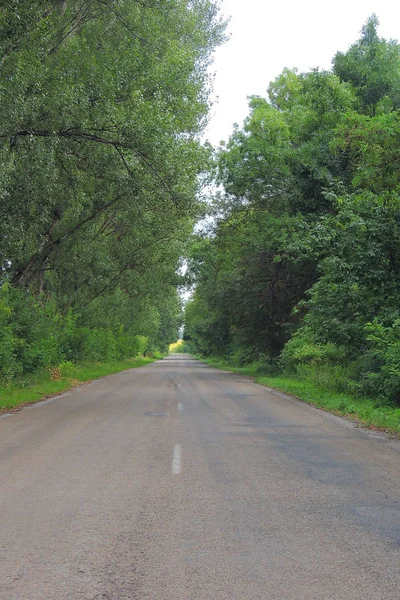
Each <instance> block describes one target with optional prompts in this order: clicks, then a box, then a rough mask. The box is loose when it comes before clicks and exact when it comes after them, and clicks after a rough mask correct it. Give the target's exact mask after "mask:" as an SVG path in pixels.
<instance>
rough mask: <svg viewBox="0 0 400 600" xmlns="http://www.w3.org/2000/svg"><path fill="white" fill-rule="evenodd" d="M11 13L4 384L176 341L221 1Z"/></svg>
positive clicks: (6, 62) (1, 261)
mask: <svg viewBox="0 0 400 600" xmlns="http://www.w3.org/2000/svg"><path fill="white" fill-rule="evenodd" d="M0 11H1V18H0V72H1V80H0V163H1V168H0V378H1V379H12V378H13V377H14V376H15V375H16V374H18V373H21V372H27V371H32V370H35V369H38V368H42V367H49V366H53V365H57V364H58V363H59V362H60V361H61V362H62V361H65V360H67V361H82V360H112V359H114V358H121V357H124V356H128V355H132V354H137V353H141V352H143V351H145V350H146V351H148V352H151V351H154V350H165V349H167V347H168V344H169V343H170V342H171V341H173V340H176V339H177V333H178V328H179V326H180V323H181V304H180V299H179V296H178V293H177V287H178V286H179V285H180V284H181V276H179V275H178V272H179V271H178V268H179V265H180V260H181V258H180V257H181V256H182V254H183V253H184V249H185V244H186V242H187V238H188V235H189V234H190V232H191V229H192V226H193V223H194V221H195V220H196V218H197V216H198V213H199V208H200V207H199V202H198V200H197V197H198V187H199V181H200V178H199V174H201V173H202V172H203V171H204V170H206V169H207V168H208V164H209V160H210V156H209V151H208V150H206V149H205V148H204V147H203V146H202V145H201V144H200V142H199V139H200V134H201V132H202V130H203V128H204V125H205V123H206V118H207V113H208V109H209V91H210V89H209V87H210V86H209V75H208V71H207V69H208V65H209V62H210V57H211V54H212V52H213V50H214V48H215V46H216V45H217V44H219V43H220V42H221V40H222V37H223V29H224V25H223V23H221V22H220V20H219V17H218V14H217V8H216V6H215V2H214V1H213V0H191V1H190V2H187V1H186V0H155V1H154V0H64V1H60V0H45V1H43V0H40V1H39V0H29V1H27V0H26V1H25V0H22V1H21V0H10V1H9V2H7V3H3V5H2V8H1V9H0Z"/></svg>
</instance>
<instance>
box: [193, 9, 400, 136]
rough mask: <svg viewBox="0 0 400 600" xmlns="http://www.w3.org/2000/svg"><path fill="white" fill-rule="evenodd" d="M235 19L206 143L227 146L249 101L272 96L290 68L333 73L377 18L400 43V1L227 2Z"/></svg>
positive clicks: (220, 55)
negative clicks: (273, 84)
mask: <svg viewBox="0 0 400 600" xmlns="http://www.w3.org/2000/svg"><path fill="white" fill-rule="evenodd" d="M221 5H222V12H223V14H224V15H228V16H229V15H230V16H231V21H230V24H229V28H228V31H229V33H230V34H231V38H230V40H229V41H228V42H227V43H226V44H225V45H224V46H222V47H221V48H219V49H218V50H217V52H216V56H215V62H214V67H213V71H214V72H215V73H216V75H215V85H214V91H215V95H216V96H217V97H218V98H219V101H218V103H217V104H216V105H214V108H213V111H212V118H211V121H210V124H209V126H208V129H207V132H206V135H205V138H206V139H208V140H209V141H210V142H212V143H213V144H215V145H216V144H218V143H219V142H220V141H221V140H227V139H228V138H229V136H230V134H231V133H232V125H233V123H239V124H242V122H243V119H244V118H245V117H246V115H247V113H248V108H247V96H251V95H259V96H264V97H265V96H266V90H267V87H268V84H269V82H270V81H272V80H273V79H275V77H277V76H278V75H279V73H280V72H281V71H282V69H283V68H284V67H289V68H293V67H297V68H298V69H299V71H300V72H301V71H308V70H310V69H312V68H314V67H320V68H324V69H329V68H330V66H331V60H332V58H333V56H334V54H335V53H336V52H337V51H338V50H340V51H346V50H347V48H348V47H349V46H350V45H351V44H352V43H354V42H355V41H356V40H357V39H358V38H359V37H360V30H361V27H362V26H363V24H364V23H365V21H366V20H367V18H368V17H369V16H370V15H371V14H372V13H376V14H377V16H378V18H379V21H380V28H379V34H380V35H381V36H382V37H384V38H386V39H396V40H400V2H398V0H397V1H396V0H379V1H378V0H331V1H330V2H326V1H323V0H320V1H317V0H301V1H296V0H272V1H268V0H222V1H221Z"/></svg>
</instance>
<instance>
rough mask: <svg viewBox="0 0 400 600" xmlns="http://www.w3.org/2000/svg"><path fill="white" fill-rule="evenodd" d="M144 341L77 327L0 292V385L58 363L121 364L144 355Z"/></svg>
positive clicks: (48, 309)
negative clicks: (122, 361)
mask: <svg viewBox="0 0 400 600" xmlns="http://www.w3.org/2000/svg"><path fill="white" fill-rule="evenodd" d="M148 342H149V340H148V338H146V337H145V336H142V335H134V334H131V335H129V334H127V333H124V331H123V327H121V326H120V327H119V328H118V329H117V330H116V331H113V330H112V329H107V328H99V327H98V328H92V329H90V328H88V327H82V326H79V325H78V324H77V318H76V316H75V315H74V314H73V312H72V311H71V310H70V311H68V312H67V313H66V314H65V315H63V314H61V312H60V311H59V309H58V308H57V305H56V303H55V302H54V301H50V300H49V299H48V298H34V297H33V296H31V295H30V294H29V293H27V292H25V291H22V290H18V289H14V288H12V287H11V286H10V285H8V284H5V285H3V287H2V288H1V289H0V380H2V381H10V380H11V379H13V378H14V377H15V376H16V375H18V374H19V373H32V372H34V371H37V370H39V369H44V368H49V367H55V366H58V365H60V364H61V363H68V362H72V363H82V362H86V361H87V362H99V361H107V362H111V361H114V360H121V359H124V358H127V357H135V356H140V355H142V354H144V353H145V352H146V350H147V347H148Z"/></svg>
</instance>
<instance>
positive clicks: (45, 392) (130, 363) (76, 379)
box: [0, 354, 164, 411]
mask: <svg viewBox="0 0 400 600" xmlns="http://www.w3.org/2000/svg"><path fill="white" fill-rule="evenodd" d="M163 356H164V355H161V354H157V355H155V356H154V357H153V358H131V359H125V360H122V361H119V362H111V363H95V364H85V365H73V364H71V363H67V364H66V365H65V366H61V368H60V369H59V371H58V372H57V370H56V371H55V370H54V369H53V372H51V371H50V370H49V371H41V372H38V373H33V374H30V375H26V376H24V377H23V376H21V377H18V378H17V379H15V381H13V382H12V383H10V384H8V385H0V411H1V410H9V409H13V408H17V407H18V406H21V405H23V404H30V403H32V402H37V401H39V400H41V399H42V398H47V397H49V396H54V395H56V394H59V393H61V392H64V391H66V390H68V389H70V388H71V387H73V386H74V385H79V384H80V383H84V382H85V381H86V382H87V381H92V380H93V379H98V378H99V377H104V376H106V375H112V374H113V373H118V372H119V371H124V370H125V369H133V368H136V367H142V366H143V365H147V364H149V363H151V362H153V361H154V360H156V359H157V358H162V357H163ZM54 375H56V376H61V379H59V380H54Z"/></svg>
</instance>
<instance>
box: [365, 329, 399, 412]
mask: <svg viewBox="0 0 400 600" xmlns="http://www.w3.org/2000/svg"><path fill="white" fill-rule="evenodd" d="M366 331H367V341H368V343H369V347H368V348H367V350H366V352H365V353H364V356H363V358H362V360H361V361H360V385H361V390H362V391H363V392H364V393H366V394H369V395H373V396H375V397H378V398H382V399H389V400H393V401H395V402H396V403H397V404H400V319H399V318H394V319H393V321H392V323H391V324H389V325H384V324H383V323H382V322H381V321H380V320H379V319H375V320H374V321H373V322H372V323H369V324H368V325H367V326H366Z"/></svg>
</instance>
